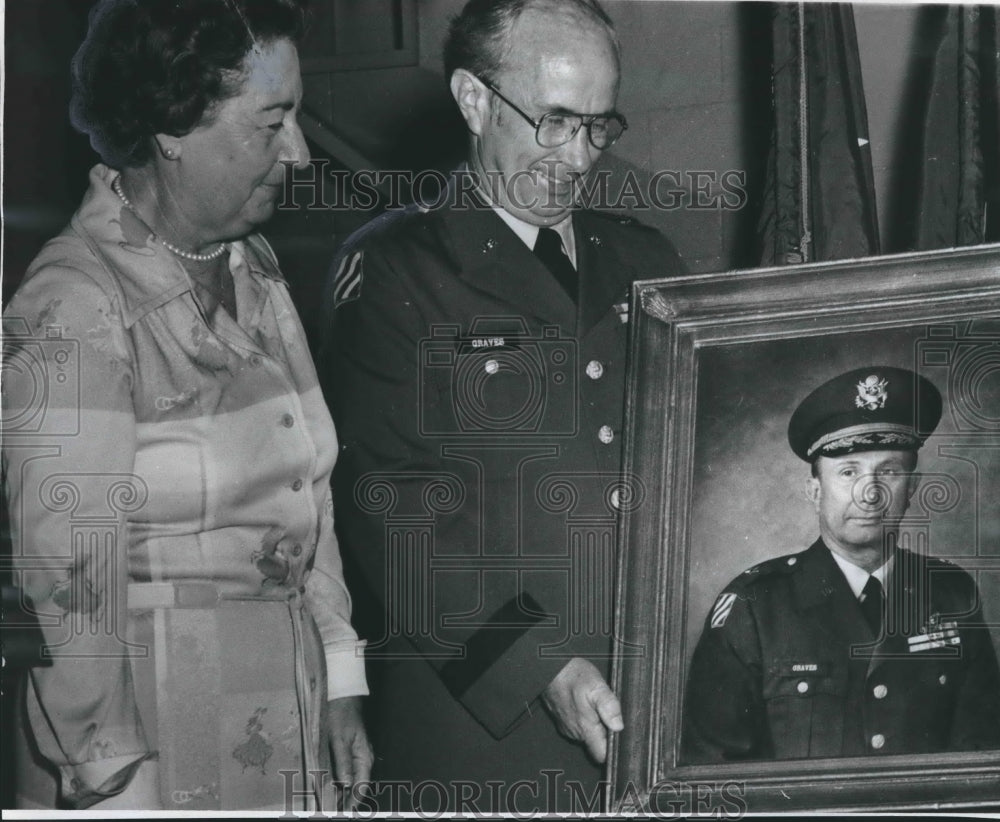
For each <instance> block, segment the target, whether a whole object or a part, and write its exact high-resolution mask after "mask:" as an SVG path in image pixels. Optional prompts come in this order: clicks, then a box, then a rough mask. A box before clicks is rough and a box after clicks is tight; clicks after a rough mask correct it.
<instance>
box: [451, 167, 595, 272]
mask: <svg viewBox="0 0 1000 822" xmlns="http://www.w3.org/2000/svg"><path fill="white" fill-rule="evenodd" d="M464 168H465V169H466V170H471V168H472V166H470V165H469V164H468V163H466V165H465V166H464ZM479 192H480V194H481V195H482V197H483V199H484V200H486V202H487V203H489V204H490V208H492V209H493V210H494V211H495V212H496V213H497V216H498V217H500V219H501V220H503V221H504V222H505V223H506V224H507V225H508V226H509V227H510V230H511V231H513V232H514V233H515V234H516V235H517V236H518V237H520V238H521V242H523V243H524V244H525V245H526V246H528V248H529V249H531V250H532V251H534V249H535V241H536V240H538V229H539V226H537V225H533V224H532V223H529V222H526V221H524V220H522V219H521V218H520V217H515V216H514V215H513V214H511V213H510V212H509V211H507V210H506V209H504V208H503V207H502V206H500V205H498V204H497V203H496V202H495V201H494V200H493V198H492V197H490V193H489V191H488V190H487V189H486V187H485V186H483V185H480V186H479ZM548 227H549V228H551V229H554V230H555V232H556V233H557V234H558V235H559V239H561V240H562V244H563V248H564V249H565V250H566V256H567V257H569V261H570V262H571V263H573V267H574V268H576V238H575V237H574V236H573V213H572V212H569V213H568V214H567V215H566V217H564V218H563V219H562V220H560V221H559V222H558V223H555V224H554V225H550V226H548Z"/></svg>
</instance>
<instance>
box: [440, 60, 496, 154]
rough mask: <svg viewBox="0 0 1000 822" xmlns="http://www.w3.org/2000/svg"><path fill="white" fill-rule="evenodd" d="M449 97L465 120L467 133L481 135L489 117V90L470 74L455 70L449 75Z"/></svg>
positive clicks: (462, 70)
mask: <svg viewBox="0 0 1000 822" xmlns="http://www.w3.org/2000/svg"><path fill="white" fill-rule="evenodd" d="M449 85H450V86H451V96H452V97H454V98H455V102H456V103H458V110H459V111H461V112H462V117H464V118H465V124H466V125H467V126H468V127H469V131H471V132H472V133H473V134H475V135H476V136H477V137H478V136H480V135H482V133H483V130H484V128H485V126H486V124H487V123H488V122H489V116H490V90H489V89H488V88H486V86H484V85H483V83H482V81H481V80H480V79H479V78H478V77H476V75H474V74H473V73H472V72H470V71H466V70H465V69H455V71H454V72H452V75H451V81H450V83H449Z"/></svg>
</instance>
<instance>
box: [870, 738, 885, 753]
mask: <svg viewBox="0 0 1000 822" xmlns="http://www.w3.org/2000/svg"><path fill="white" fill-rule="evenodd" d="M883 745H885V737H884V736H882V734H875V736H873V737H872V747H873V748H874V749H875V750H876V751H877V750H878V749H879V748H881V747H882V746H883Z"/></svg>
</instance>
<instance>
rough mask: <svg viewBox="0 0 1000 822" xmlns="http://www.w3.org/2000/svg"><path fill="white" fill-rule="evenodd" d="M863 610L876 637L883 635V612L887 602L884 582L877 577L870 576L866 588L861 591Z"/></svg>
mask: <svg viewBox="0 0 1000 822" xmlns="http://www.w3.org/2000/svg"><path fill="white" fill-rule="evenodd" d="M860 602H861V611H862V613H864V615H865V619H866V620H868V624H869V625H870V626H871V629H872V633H873V634H875V636H876V637H879V636H881V635H882V612H883V611H884V610H885V602H884V600H883V594H882V583H881V582H879V581H878V579H877V578H876V577H868V582H866V583H865V587H864V590H862V591H861V599H860Z"/></svg>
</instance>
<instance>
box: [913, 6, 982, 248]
mask: <svg viewBox="0 0 1000 822" xmlns="http://www.w3.org/2000/svg"><path fill="white" fill-rule="evenodd" d="M923 14H924V15H925V17H927V18H928V19H929V20H930V23H931V24H932V26H931V27H932V29H933V30H934V34H935V40H936V42H935V45H934V56H933V62H932V68H931V78H930V83H929V89H928V96H927V102H926V110H925V114H924V122H923V124H922V125H923V151H922V156H921V157H920V160H921V166H920V168H919V169H918V170H917V175H918V177H919V180H920V189H919V195H918V197H917V200H916V203H917V213H916V221H915V222H916V225H915V229H916V231H915V234H916V236H915V238H914V239H913V243H912V245H913V247H914V248H916V249H932V248H950V247H953V246H963V245H975V244H977V243H982V242H986V241H988V240H994V239H997V238H998V232H997V226H996V224H997V223H998V222H1000V214H995V213H990V206H992V209H994V210H1000V190H998V189H1000V168H998V167H1000V136H998V122H997V89H998V86H1000V75H998V61H997V50H998V48H1000V36H998V21H1000V14H998V13H997V9H996V8H995V7H988V6H948V7H945V8H942V7H932V8H927V9H924V10H923Z"/></svg>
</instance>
